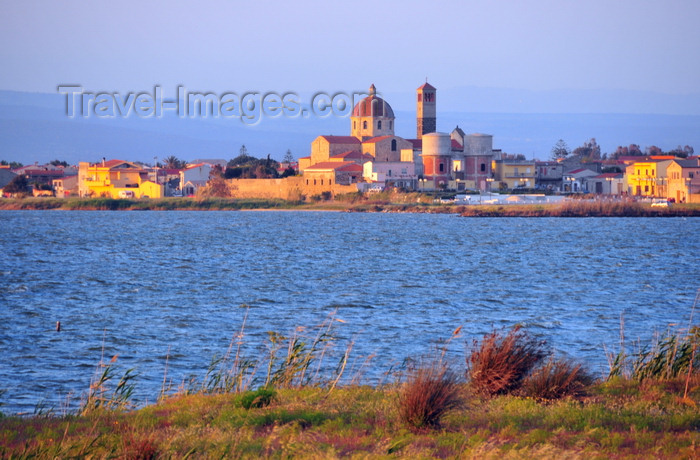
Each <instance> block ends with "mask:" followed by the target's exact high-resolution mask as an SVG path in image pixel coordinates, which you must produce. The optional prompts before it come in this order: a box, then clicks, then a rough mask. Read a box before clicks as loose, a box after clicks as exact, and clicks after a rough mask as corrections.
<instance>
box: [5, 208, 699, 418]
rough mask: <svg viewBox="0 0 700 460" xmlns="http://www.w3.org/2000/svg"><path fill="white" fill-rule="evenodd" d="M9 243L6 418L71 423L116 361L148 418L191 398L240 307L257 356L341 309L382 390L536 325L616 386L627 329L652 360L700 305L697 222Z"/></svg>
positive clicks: (177, 218)
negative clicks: (480, 341) (183, 387)
mask: <svg viewBox="0 0 700 460" xmlns="http://www.w3.org/2000/svg"><path fill="white" fill-rule="evenodd" d="M0 228H1V230H0V234H1V235H0V249H1V250H2V251H1V252H0V326H1V327H0V390H5V393H4V394H2V395H0V403H3V404H4V405H3V406H0V411H4V412H8V413H12V412H18V411H30V412H31V411H32V410H33V409H34V408H35V407H36V406H37V404H38V403H40V402H41V401H45V404H47V405H48V406H51V407H55V408H58V407H60V406H61V405H65V404H72V405H74V404H75V403H76V402H77V401H79V399H80V395H81V394H83V393H84V392H85V390H86V389H87V388H88V386H89V382H90V378H91V377H92V375H93V373H94V370H95V367H96V365H97V363H98V362H99V361H100V359H101V357H102V356H103V355H104V356H105V357H106V359H109V358H110V357H112V356H114V355H119V358H118V361H117V362H118V363H119V365H120V366H122V369H126V368H128V367H135V368H136V370H137V372H138V374H139V376H138V378H137V380H136V384H137V389H136V392H137V400H138V401H139V402H141V403H143V402H147V401H151V402H152V401H153V400H154V399H155V398H156V397H157V395H158V391H159V390H160V388H161V385H162V381H163V376H164V371H165V368H166V357H167V377H168V379H169V380H170V379H172V381H173V382H174V384H177V383H179V382H182V381H183V380H186V379H187V378H188V377H189V376H191V375H193V374H194V375H196V376H198V377H200V378H201V377H202V376H203V374H204V372H205V371H206V368H207V366H208V364H209V362H210V361H211V359H212V357H213V356H215V355H221V354H223V353H225V352H226V349H227V348H228V345H229V342H230V340H231V337H232V336H233V335H234V334H235V333H236V332H237V331H238V330H240V328H241V325H242V322H243V317H244V315H245V313H246V309H245V308H241V305H242V304H247V305H250V308H249V310H247V311H248V318H247V322H246V327H245V337H244V343H245V346H246V347H248V348H247V350H248V352H249V353H251V355H254V356H264V354H265V352H264V349H265V344H266V340H267V331H276V332H279V333H281V334H284V335H290V334H292V333H293V332H294V330H295V328H296V327H298V326H304V327H307V331H313V327H315V326H317V325H318V324H320V323H322V322H323V321H324V320H325V319H326V318H327V317H328V315H329V314H330V313H332V312H333V311H334V310H335V309H336V308H337V317H338V318H339V319H342V320H343V321H344V322H342V323H341V322H337V323H336V333H337V335H338V341H337V346H338V347H339V349H340V351H341V352H342V351H343V350H345V349H346V348H347V346H348V345H349V344H350V342H351V341H352V342H353V343H354V345H353V348H352V353H351V356H352V358H353V360H352V363H351V365H352V366H354V367H353V369H354V370H355V371H356V370H357V369H358V368H359V367H360V366H361V364H362V363H363V362H364V361H365V358H367V357H368V356H371V355H373V358H372V359H371V360H370V361H369V362H370V364H369V366H367V367H366V368H365V369H366V370H365V371H364V372H363V373H362V375H364V379H365V381H366V382H368V383H373V382H374V383H376V382H377V381H379V380H380V379H382V378H383V377H382V375H383V374H384V373H385V372H386V371H388V370H389V369H390V368H392V366H397V365H400V364H401V362H402V361H403V360H404V358H406V357H409V356H415V355H418V354H422V353H425V352H427V351H429V350H430V349H431V347H432V346H434V345H435V343H436V342H438V341H440V340H444V339H447V338H449V337H450V335H451V334H452V331H453V330H455V328H457V327H458V326H460V325H461V326H463V333H462V336H461V337H460V338H459V339H458V340H456V341H453V342H452V343H451V344H450V347H451V353H453V354H454V355H455V356H456V357H457V358H459V359H463V355H464V351H465V347H466V344H467V343H469V342H470V341H471V340H472V339H474V338H477V337H480V336H481V335H483V334H484V333H487V332H489V331H491V330H492V329H493V328H494V327H496V328H501V327H509V326H512V325H515V324H523V325H524V326H526V327H527V329H528V330H530V331H531V332H532V333H533V334H536V335H537V336H539V337H542V338H543V339H546V341H547V343H548V344H549V346H551V347H552V348H553V349H555V350H557V351H558V352H560V353H562V354H566V355H569V356H573V357H575V358H577V359H580V360H583V361H585V362H586V363H587V364H588V365H589V367H590V368H592V369H593V370H594V371H595V372H600V373H602V372H604V370H605V367H606V359H605V352H604V345H606V346H607V347H609V348H612V349H614V350H616V349H617V346H618V342H619V335H620V316H621V314H622V315H623V316H624V325H625V334H626V339H627V340H628V341H632V340H635V339H640V340H641V341H642V342H643V343H644V342H646V343H648V342H649V340H650V339H651V337H652V336H653V334H654V332H655V331H664V330H666V328H667V327H668V325H669V324H684V325H687V323H688V320H689V317H690V310H691V307H692V305H693V299H694V298H695V293H696V290H697V289H698V287H700V286H699V285H698V275H699V274H700V273H699V270H698V260H699V254H700V238H698V234H700V219H698V218H689V219H681V218H672V219H659V218H657V219H640V218H631V219H628V218H595V219H594V218H591V219H556V218H552V219H549V218H532V219H529V218H496V219H486V218H482V219H473V218H472V219H466V218H460V217H457V216H450V215H416V214H348V213H314V212H214V211H211V212H191V211H190V212H85V211H83V212H62V211H36V212H35V211H2V212H0ZM696 313H697V312H696ZM698 317H700V314H698V315H696V318H698ZM56 321H60V322H61V324H62V330H61V332H56V331H55V323H56ZM336 362H337V361H332V362H331V360H330V359H329V360H327V363H328V364H329V365H332V367H335V364H336ZM348 373H350V372H348ZM356 375H359V372H356ZM66 401H68V403H67V402H66Z"/></svg>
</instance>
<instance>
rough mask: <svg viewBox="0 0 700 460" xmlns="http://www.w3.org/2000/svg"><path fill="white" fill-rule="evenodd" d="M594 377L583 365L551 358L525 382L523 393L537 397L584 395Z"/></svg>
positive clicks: (553, 397)
mask: <svg viewBox="0 0 700 460" xmlns="http://www.w3.org/2000/svg"><path fill="white" fill-rule="evenodd" d="M591 383H593V378H592V377H591V376H590V375H589V374H588V373H587V372H586V371H585V370H584V369H583V368H582V367H581V364H576V363H574V362H572V361H569V360H565V359H550V360H548V361H547V363H546V364H545V365H544V366H542V367H540V368H539V369H537V370H535V371H534V372H533V373H532V374H530V376H528V377H527V378H526V379H525V381H524V382H523V387H522V393H523V395H524V396H529V397H532V398H537V399H560V398H563V397H565V396H573V397H577V396H582V395H583V394H584V392H585V389H586V387H587V386H589V385H590V384H591Z"/></svg>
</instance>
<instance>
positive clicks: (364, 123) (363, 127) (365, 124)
mask: <svg viewBox="0 0 700 460" xmlns="http://www.w3.org/2000/svg"><path fill="white" fill-rule="evenodd" d="M362 129H367V121H363V122H362Z"/></svg>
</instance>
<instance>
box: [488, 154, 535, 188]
mask: <svg viewBox="0 0 700 460" xmlns="http://www.w3.org/2000/svg"><path fill="white" fill-rule="evenodd" d="M492 167H493V178H494V181H495V182H496V183H497V184H498V187H499V188H507V189H514V188H534V187H535V177H536V171H535V162H534V161H526V160H495V161H494V162H493V165H492ZM494 185H496V184H494Z"/></svg>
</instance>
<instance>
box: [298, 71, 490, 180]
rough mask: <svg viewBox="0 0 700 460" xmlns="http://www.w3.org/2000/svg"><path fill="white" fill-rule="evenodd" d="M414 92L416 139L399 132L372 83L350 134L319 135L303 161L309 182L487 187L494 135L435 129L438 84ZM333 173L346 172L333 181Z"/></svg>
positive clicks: (355, 114)
mask: <svg viewBox="0 0 700 460" xmlns="http://www.w3.org/2000/svg"><path fill="white" fill-rule="evenodd" d="M416 96H417V105H416V138H413V139H406V138H403V137H400V136H397V135H396V134H395V132H394V125H395V121H396V118H395V116H394V111H393V109H392V108H391V106H390V105H389V103H387V102H386V101H385V100H384V99H382V98H381V97H379V96H378V95H377V90H376V88H375V86H374V85H371V86H370V88H369V96H367V97H365V98H364V99H362V100H361V101H360V102H358V103H357V104H356V105H355V107H354V108H353V111H352V115H351V117H350V133H351V135H350V136H318V137H317V138H316V139H314V140H313V142H312V143H311V155H310V156H308V157H303V158H300V159H299V169H300V171H301V172H302V174H303V175H304V177H305V178H306V180H309V181H313V180H314V179H315V180H316V181H318V180H320V179H319V178H320V175H321V174H322V175H323V180H324V182H326V183H328V181H329V180H331V181H332V180H335V181H336V183H338V180H342V181H343V182H344V183H346V184H347V183H348V181H350V183H358V184H359V183H365V184H366V186H365V188H367V187H371V188H386V187H398V188H403V189H407V190H435V189H454V190H465V189H467V188H471V189H479V190H486V188H487V183H488V181H487V179H488V178H490V177H491V175H492V174H491V164H492V160H493V155H494V151H493V136H491V135H485V134H465V133H464V131H462V130H461V129H460V128H459V127H456V128H455V129H454V130H453V131H452V133H451V134H446V133H439V132H437V101H436V98H437V90H436V88H435V87H433V86H432V85H430V84H429V83H427V82H426V83H425V84H423V85H422V86H420V87H419V88H418V89H417V90H416ZM358 167H359V168H358ZM333 171H337V172H338V173H343V174H339V175H338V176H337V177H335V179H334V178H332V177H331V176H332V175H333ZM348 171H353V173H358V174H351V175H348V174H347V172H348ZM329 174H330V175H329ZM316 176H319V177H316ZM341 177H342V179H341Z"/></svg>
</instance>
